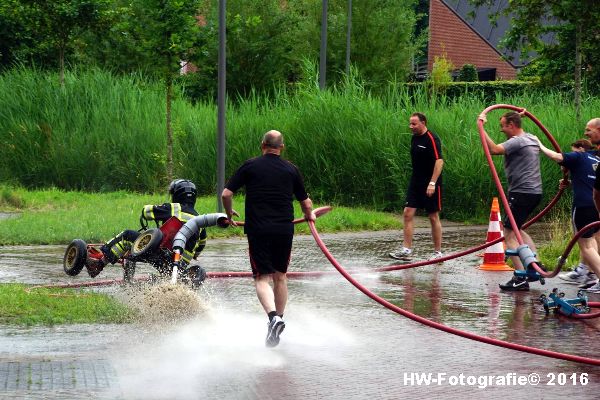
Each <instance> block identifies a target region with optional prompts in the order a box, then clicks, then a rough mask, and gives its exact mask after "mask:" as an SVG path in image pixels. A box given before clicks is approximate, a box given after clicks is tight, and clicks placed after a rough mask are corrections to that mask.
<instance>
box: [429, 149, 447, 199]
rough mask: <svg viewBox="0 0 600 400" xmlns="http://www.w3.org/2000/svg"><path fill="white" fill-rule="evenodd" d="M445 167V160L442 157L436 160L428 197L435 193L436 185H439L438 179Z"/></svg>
mask: <svg viewBox="0 0 600 400" xmlns="http://www.w3.org/2000/svg"><path fill="white" fill-rule="evenodd" d="M443 168H444V160H443V159H441V158H438V159H437V160H435V164H434V165H433V173H432V174H431V180H430V181H429V184H428V185H427V197H431V196H433V194H434V193H435V187H436V185H437V180H438V179H439V177H440V175H441V174H442V169H443Z"/></svg>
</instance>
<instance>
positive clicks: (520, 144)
mask: <svg viewBox="0 0 600 400" xmlns="http://www.w3.org/2000/svg"><path fill="white" fill-rule="evenodd" d="M479 119H480V120H482V121H483V123H486V122H487V119H486V117H485V115H480V116H479ZM500 130H501V131H502V132H504V134H505V135H506V138H507V140H506V141H505V142H503V143H500V144H496V143H494V141H493V140H492V139H491V138H490V136H489V135H488V134H487V132H485V131H484V133H485V139H486V142H487V145H488V147H489V149H490V153H491V154H492V155H504V172H505V174H506V179H507V180H508V196H507V197H508V205H509V207H510V211H511V213H512V215H513V217H514V220H515V224H516V225H517V226H516V227H514V226H512V225H511V222H510V219H509V218H508V217H507V216H506V215H505V216H504V219H503V221H504V223H505V225H504V229H505V232H506V235H505V237H506V245H507V247H508V248H509V249H516V248H517V246H519V242H518V241H517V236H516V234H515V232H514V230H515V229H518V230H519V233H520V234H521V237H522V238H523V241H524V243H525V244H527V245H528V246H529V248H530V249H531V251H532V252H533V253H536V252H537V250H536V247H535V243H533V240H532V239H531V237H530V236H529V235H528V234H527V233H526V232H525V231H524V230H522V229H521V227H522V226H523V224H524V223H525V221H527V218H528V217H529V215H530V214H531V213H532V212H533V210H535V208H536V207H537V206H538V204H539V203H540V202H541V201H542V175H541V172H540V158H539V153H540V146H539V141H538V139H537V138H536V137H535V136H534V135H532V134H530V133H526V132H525V131H524V130H523V128H522V127H521V114H519V113H518V112H515V111H509V112H507V113H505V114H504V115H502V117H501V118H500ZM511 259H512V262H513V265H514V267H515V269H517V270H524V269H525V268H524V267H523V264H522V263H521V260H520V258H519V257H517V256H512V257H511ZM538 265H540V267H541V264H540V263H539V262H538ZM500 289H502V290H507V291H522V290H529V283H528V282H527V278H523V277H520V276H517V275H514V276H513V277H512V279H511V280H510V281H508V282H507V283H506V284H504V285H500Z"/></svg>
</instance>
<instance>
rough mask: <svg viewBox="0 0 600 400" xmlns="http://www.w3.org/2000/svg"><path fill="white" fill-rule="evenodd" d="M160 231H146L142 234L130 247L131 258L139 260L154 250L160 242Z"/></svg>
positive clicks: (161, 236)
mask: <svg viewBox="0 0 600 400" xmlns="http://www.w3.org/2000/svg"><path fill="white" fill-rule="evenodd" d="M162 238H163V234H162V232H161V231H160V229H148V230H147V231H145V232H142V233H141V234H140V236H138V238H137V239H135V242H133V245H132V246H131V256H132V257H134V258H139V257H141V256H143V255H146V254H149V253H151V252H153V251H154V250H156V249H157V248H158V246H159V245H160V242H161V241H162Z"/></svg>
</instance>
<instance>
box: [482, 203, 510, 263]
mask: <svg viewBox="0 0 600 400" xmlns="http://www.w3.org/2000/svg"><path fill="white" fill-rule="evenodd" d="M503 236H504V235H503V233H502V223H501V222H500V205H499V204H498V198H497V197H494V199H493V200H492V211H491V212H490V225H489V227H488V231H487V239H486V243H489V242H492V241H494V240H496V239H498V238H501V237H503ZM479 269H482V270H484V271H513V269H512V268H511V267H509V266H508V265H506V263H505V262H504V242H498V243H496V244H493V245H491V246H489V247H486V248H485V253H483V264H481V265H480V266H479Z"/></svg>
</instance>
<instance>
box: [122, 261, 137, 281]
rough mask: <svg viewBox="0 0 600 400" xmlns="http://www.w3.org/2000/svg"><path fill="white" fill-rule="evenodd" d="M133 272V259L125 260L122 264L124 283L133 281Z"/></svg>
mask: <svg viewBox="0 0 600 400" xmlns="http://www.w3.org/2000/svg"><path fill="white" fill-rule="evenodd" d="M134 274H135V261H131V260H126V261H125V263H124V264H123V281H124V282H125V283H132V282H133V275H134Z"/></svg>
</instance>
